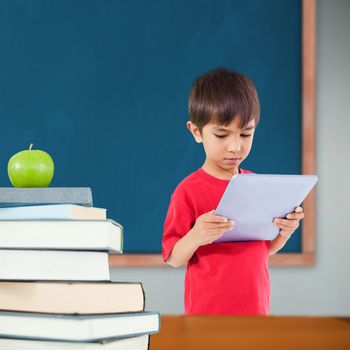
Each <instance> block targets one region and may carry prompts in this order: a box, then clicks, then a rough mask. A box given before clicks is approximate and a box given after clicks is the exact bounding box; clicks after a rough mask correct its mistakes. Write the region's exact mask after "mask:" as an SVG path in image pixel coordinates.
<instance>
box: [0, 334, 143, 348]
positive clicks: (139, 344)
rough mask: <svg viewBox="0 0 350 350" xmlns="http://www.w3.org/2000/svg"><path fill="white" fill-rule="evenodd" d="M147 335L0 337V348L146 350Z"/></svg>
mask: <svg viewBox="0 0 350 350" xmlns="http://www.w3.org/2000/svg"><path fill="white" fill-rule="evenodd" d="M149 338H150V336H149V335H141V336H139V337H131V338H125V339H118V340H112V341H104V342H102V343H99V342H95V343H78V342H62V341H60V342H57V341H56V342H55V341H45V340H44V341H43V340H40V341H38V340H27V339H4V338H3V339H0V350H147V349H149Z"/></svg>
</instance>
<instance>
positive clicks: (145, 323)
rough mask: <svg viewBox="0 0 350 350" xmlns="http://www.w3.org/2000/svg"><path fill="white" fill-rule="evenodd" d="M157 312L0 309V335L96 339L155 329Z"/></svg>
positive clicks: (10, 336)
mask: <svg viewBox="0 0 350 350" xmlns="http://www.w3.org/2000/svg"><path fill="white" fill-rule="evenodd" d="M159 319H160V318H159V313H158V312H149V311H147V312H141V313H126V314H103V315H92V316H91V315H88V316H87V315H86V316H85V315H84V316H82V315H53V314H36V313H26V312H6V311H2V312H0V338H19V339H40V340H58V341H59V340H64V341H72V342H74V341H79V342H96V341H102V340H107V339H118V338H126V337H132V336H141V335H145V334H153V333H157V332H159V328H160V320H159Z"/></svg>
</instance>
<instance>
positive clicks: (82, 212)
mask: <svg viewBox="0 0 350 350" xmlns="http://www.w3.org/2000/svg"><path fill="white" fill-rule="evenodd" d="M106 211H107V210H106V209H103V208H94V207H84V206H82V205H76V204H49V205H30V206H24V207H7V208H0V220H43V219H50V220H106V218H107V217H106Z"/></svg>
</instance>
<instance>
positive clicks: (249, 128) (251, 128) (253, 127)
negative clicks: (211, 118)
mask: <svg viewBox="0 0 350 350" xmlns="http://www.w3.org/2000/svg"><path fill="white" fill-rule="evenodd" d="M212 129H213V130H216V131H230V129H225V128H223V127H220V126H213V127H212ZM253 129H255V126H253V125H251V126H247V127H246V128H243V129H242V130H253Z"/></svg>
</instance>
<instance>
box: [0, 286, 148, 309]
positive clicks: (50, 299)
mask: <svg viewBox="0 0 350 350" xmlns="http://www.w3.org/2000/svg"><path fill="white" fill-rule="evenodd" d="M144 307H145V294H144V290H143V287H142V284H141V283H140V282H114V281H110V282H81V281H74V282H64V281H62V282H0V310H7V311H25V312H41V313H57V314H99V313H106V314H107V313H126V312H141V311H143V310H144Z"/></svg>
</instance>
